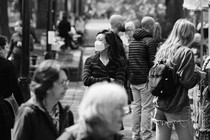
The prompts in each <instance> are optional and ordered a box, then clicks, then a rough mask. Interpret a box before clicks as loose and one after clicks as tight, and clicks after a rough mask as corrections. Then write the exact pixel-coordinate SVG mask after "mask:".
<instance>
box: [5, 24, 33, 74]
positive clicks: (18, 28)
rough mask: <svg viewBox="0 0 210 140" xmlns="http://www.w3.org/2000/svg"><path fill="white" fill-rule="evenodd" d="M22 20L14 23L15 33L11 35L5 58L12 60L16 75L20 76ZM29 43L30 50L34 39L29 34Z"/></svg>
mask: <svg viewBox="0 0 210 140" xmlns="http://www.w3.org/2000/svg"><path fill="white" fill-rule="evenodd" d="M22 39H23V34H22V21H17V22H16V23H15V33H14V34H13V35H12V37H11V40H10V49H9V52H8V55H7V58H8V59H10V60H11V61H12V63H13V64H14V66H15V71H16V75H17V77H19V76H20V65H21V57H22ZM29 39H30V44H29V46H28V47H30V48H29V50H30V51H33V49H34V41H33V37H32V36H31V35H30V38H29Z"/></svg>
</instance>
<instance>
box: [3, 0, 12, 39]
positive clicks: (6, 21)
mask: <svg viewBox="0 0 210 140" xmlns="http://www.w3.org/2000/svg"><path fill="white" fill-rule="evenodd" d="M7 11H8V1H7V0H1V4H0V19H1V20H0V34H3V35H5V36H7V37H8V38H10V36H11V35H10V30H9V18H8V12H7Z"/></svg>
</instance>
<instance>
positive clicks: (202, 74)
mask: <svg viewBox="0 0 210 140" xmlns="http://www.w3.org/2000/svg"><path fill="white" fill-rule="evenodd" d="M199 73H200V76H201V81H202V80H204V79H205V78H206V75H207V74H206V72H203V71H199Z"/></svg>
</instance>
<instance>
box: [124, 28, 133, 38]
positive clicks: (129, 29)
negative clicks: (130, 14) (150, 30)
mask: <svg viewBox="0 0 210 140" xmlns="http://www.w3.org/2000/svg"><path fill="white" fill-rule="evenodd" d="M125 33H126V34H127V35H128V36H129V37H130V38H132V37H133V33H134V30H133V29H132V28H131V27H127V28H126V32H125Z"/></svg>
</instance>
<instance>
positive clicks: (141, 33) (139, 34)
mask: <svg viewBox="0 0 210 140" xmlns="http://www.w3.org/2000/svg"><path fill="white" fill-rule="evenodd" d="M145 37H152V35H151V34H150V33H148V32H147V31H145V30H144V29H140V28H138V29H136V30H135V31H134V33H133V38H134V39H135V40H140V39H142V38H145Z"/></svg>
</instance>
